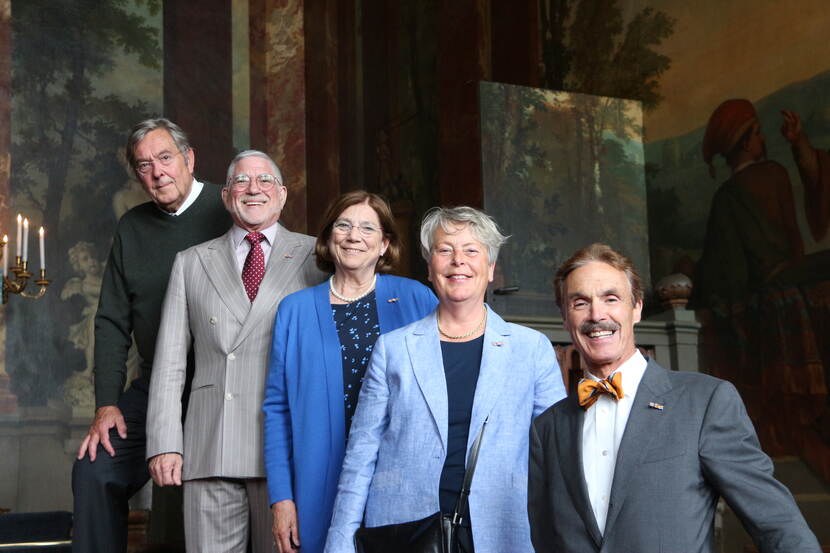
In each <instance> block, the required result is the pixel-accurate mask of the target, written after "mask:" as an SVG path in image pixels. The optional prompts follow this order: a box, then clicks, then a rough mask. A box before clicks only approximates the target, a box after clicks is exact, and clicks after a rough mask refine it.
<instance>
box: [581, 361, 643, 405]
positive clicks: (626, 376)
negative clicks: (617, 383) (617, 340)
mask: <svg viewBox="0 0 830 553" xmlns="http://www.w3.org/2000/svg"><path fill="white" fill-rule="evenodd" d="M646 365H648V361H646V358H645V357H643V354H642V353H640V350H639V349H635V350H634V353H633V354H632V355H631V357H629V358H628V359H626V360H625V361H624V362H623V364H622V365H620V366H619V367H617V370H616V371H614V372H613V373H612V376H613V374H616V373H621V374H622V388H623V393H624V394H625V396H626V397H633V396H634V393H635V392H636V391H637V387H638V386H639V385H640V380H642V378H643V374H644V373H645V372H646ZM585 378H590V379H591V380H597V381H599V380H601V379H600V378H597V377H596V376H594V375H592V374H591V373H590V372H588V371H587V370H586V371H585Z"/></svg>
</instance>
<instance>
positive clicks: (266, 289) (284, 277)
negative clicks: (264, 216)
mask: <svg viewBox="0 0 830 553" xmlns="http://www.w3.org/2000/svg"><path fill="white" fill-rule="evenodd" d="M301 246H302V243H301V242H300V241H299V240H297V239H296V238H295V237H294V235H293V233H291V232H289V231H287V230H285V229H284V228H283V227H282V225H280V224H277V234H276V235H275V237H274V243H273V244H272V245H271V254H270V255H269V256H268V265H266V267H265V276H263V277H262V282H261V283H260V284H259V291H258V292H257V295H256V298H254V302H253V303H252V304H250V305H251V308H250V310H249V311H248V316H247V317H246V318H245V322H244V323H243V325H242V328H241V329H240V331H239V335H238V336H237V337H236V340H234V345H233V348H236V347H237V346H239V344H241V343H242V341H243V340H244V339H245V338H246V337H247V336H248V334H250V332H251V330H252V329H254V328H256V327H257V325H259V323H260V322H261V321H262V319H263V318H264V317H268V316H270V317H273V316H274V309H273V308H274V304H275V303H277V302H279V300H280V299H281V298H282V297H283V296H284V295H285V289H286V288H287V287H288V286H289V285H291V284H292V283H294V279H293V276H294V274H295V273H296V272H297V270H298V269H299V268H300V267H301V266H302V264H303V262H304V261H305V259H304V258H305V255H304V254H303V255H300V251H299V248H300V247H301ZM239 282H240V285H241V283H242V275H241V274H240V275H239ZM245 299H246V300H247V299H248V296H247V295H246V296H245Z"/></svg>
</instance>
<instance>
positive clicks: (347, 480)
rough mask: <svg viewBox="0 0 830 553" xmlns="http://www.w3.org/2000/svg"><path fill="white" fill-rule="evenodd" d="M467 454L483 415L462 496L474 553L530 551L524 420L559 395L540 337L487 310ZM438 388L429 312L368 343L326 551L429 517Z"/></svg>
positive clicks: (436, 460) (437, 472)
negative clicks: (375, 529)
mask: <svg viewBox="0 0 830 553" xmlns="http://www.w3.org/2000/svg"><path fill="white" fill-rule="evenodd" d="M487 317H488V318H487V328H486V330H485V332H484V346H483V351H482V358H481V369H480V373H479V377H478V383H477V385H476V390H475V396H474V400H473V411H472V417H471V420H470V432H469V436H468V440H467V450H468V454H469V448H470V446H471V445H472V442H473V441H474V440H475V437H476V435H477V434H478V431H479V429H480V428H481V426H482V423H483V422H484V420H485V419H486V418H488V417H489V419H488V422H487V427H486V428H485V430H484V436H483V438H482V442H481V451H480V453H479V457H478V464H477V466H476V472H475V476H474V478H473V483H472V486H471V493H470V498H469V505H470V523H471V525H472V531H473V541H474V543H475V547H476V550H477V551H481V552H483V553H487V552H510V553H532V552H533V547H532V546H531V543H530V528H529V526H528V518H527V468H528V436H529V433H530V424H531V421H532V420H533V417H535V416H536V415H538V414H539V413H541V412H542V411H544V410H545V409H547V408H548V407H549V406H551V405H553V404H554V403H556V402H557V401H558V400H560V399H561V398H563V397H565V387H564V385H563V383H562V375H561V373H560V371H559V365H558V363H557V361H556V355H555V354H554V351H553V346H551V343H550V340H548V339H547V338H546V337H545V336H544V335H542V334H541V333H539V332H537V331H535V330H531V329H529V328H525V327H522V326H519V325H515V324H508V323H506V322H504V321H503V320H502V319H501V317H499V316H498V315H496V314H495V312H493V311H492V310H490V309H489V308H488V315H487ZM447 432H448V423H447V384H446V380H445V378H444V364H443V359H442V355H441V344H440V340H439V337H438V326H437V320H436V312H435V311H434V312H432V313H431V314H430V315H429V316H427V317H426V318H424V319H422V320H420V321H418V322H416V323H413V324H411V325H409V326H406V327H404V328H401V329H398V330H396V331H394V332H390V333H389V334H385V335H383V336H381V337H380V338H378V341H377V342H376V343H375V349H374V352H373V353H372V360H371V362H370V365H369V368H368V369H367V371H366V377H365V378H364V381H363V386H362V388H361V390H360V399H359V400H358V402H357V412H356V413H355V416H354V419H352V429H351V434H350V435H349V444H348V449H347V451H346V459H345V461H344V462H343V472H342V474H341V476H340V483H339V485H338V487H337V499H336V500H335V503H334V514H333V516H332V521H331V528H330V529H329V535H328V540H327V542H326V552H328V553H345V552H348V553H353V552H354V543H353V537H354V532H355V530H357V528H358V527H359V526H360V523H361V521H364V522H365V524H366V526H382V525H386V524H395V523H401V522H408V521H413V520H418V519H421V518H424V517H426V516H429V515H431V514H432V513H435V512H436V511H438V509H439V502H438V484H439V481H440V477H441V470H442V468H443V466H444V460H445V459H446V449H447Z"/></svg>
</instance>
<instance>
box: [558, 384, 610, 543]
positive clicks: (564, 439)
mask: <svg viewBox="0 0 830 553" xmlns="http://www.w3.org/2000/svg"><path fill="white" fill-rule="evenodd" d="M563 411H564V414H565V417H564V418H565V422H564V425H563V426H564V428H563V429H562V430H563V431H562V432H557V433H556V449H557V451H558V453H559V466H560V467H561V468H562V474H563V476H564V478H565V486H566V487H567V488H568V493H569V494H570V496H571V501H572V502H573V505H574V508H575V509H576V512H577V513H579V516H580V517H581V518H582V522H583V524H585V528H586V529H587V530H588V534H590V536H591V539H593V540H594V543H595V544H596V546H597V547H600V545H601V544H602V533H600V531H599V525H597V519H596V517H595V516H594V510H593V508H592V507H591V502H590V500H589V499H588V486H587V484H586V483H585V472H584V471H583V468H582V425H583V422H584V420H585V411H584V410H583V409H582V407H580V406H579V404H578V403H577V397H576V394H571V395H570V396H569V397H568V399H567V402H566V403H565V407H564V410H563Z"/></svg>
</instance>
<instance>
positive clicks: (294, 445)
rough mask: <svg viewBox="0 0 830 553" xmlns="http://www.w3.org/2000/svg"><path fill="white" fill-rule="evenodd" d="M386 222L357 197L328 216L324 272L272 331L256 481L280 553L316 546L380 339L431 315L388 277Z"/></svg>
mask: <svg viewBox="0 0 830 553" xmlns="http://www.w3.org/2000/svg"><path fill="white" fill-rule="evenodd" d="M400 248H401V246H400V238H399V236H398V233H397V230H396V228H395V221H394V219H393V217H392V212H391V210H390V209H389V206H388V205H387V204H386V202H385V201H384V200H383V199H382V198H380V197H379V196H377V195H375V194H370V193H368V192H365V191H362V190H358V191H354V192H349V193H347V194H344V195H342V196H340V197H339V198H338V199H336V200H335V201H334V203H333V204H332V205H331V206H330V207H329V209H328V211H327V213H326V215H325V217H324V222H323V226H322V229H321V231H320V233H319V234H318V237H317V246H316V253H317V265H318V266H319V268H320V269H321V270H323V271H326V272H333V273H334V274H333V275H332V277H331V279H329V280H328V281H327V282H324V283H323V284H320V285H319V286H315V287H313V288H307V289H305V290H301V291H299V292H296V293H294V294H292V295H290V296H288V297H286V298H285V299H283V300H282V302H281V303H280V307H279V310H278V311H277V316H276V322H275V325H274V337H273V342H272V350H271V357H270V363H269V372H268V380H267V385H266V390H265V401H264V404H263V411H264V415H265V441H264V455H265V472H266V475H267V477H268V492H269V496H270V502H271V511H272V514H273V517H274V522H273V533H274V539H275V541H276V542H277V543H278V545H279V548H280V550H281V551H283V552H288V551H291V548H292V547H293V546H299V545H302V551H303V552H305V553H320V552H321V551H322V550H323V545H324V544H325V538H326V530H327V529H328V526H329V521H330V518H331V510H332V504H333V502H334V496H335V493H336V488H337V479H338V477H339V476H340V466H341V464H342V461H343V455H344V450H345V446H346V436H347V434H348V428H349V425H350V423H351V418H352V415H353V413H354V408H355V405H356V403H357V397H358V392H359V390H360V383H361V380H362V377H363V374H364V372H365V369H366V366H367V365H368V360H369V357H371V353H372V348H373V347H374V343H375V340H376V339H377V336H378V334H379V333H383V332H388V331H390V330H393V329H396V328H399V327H401V326H403V325H405V324H407V323H410V322H412V321H415V320H418V319H420V318H421V317H423V316H424V315H426V314H427V313H429V312H430V311H432V310H433V309H434V308H435V304H436V299H435V296H434V295H433V293H432V292H431V291H430V290H429V288H427V287H426V286H424V285H423V284H420V283H419V282H416V281H414V280H409V279H406V278H400V277H395V276H391V275H386V274H378V273H379V272H381V273H382V272H384V271H388V270H389V269H390V268H391V267H392V266H393V265H394V264H395V263H396V261H397V260H398V257H399V255H400Z"/></svg>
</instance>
